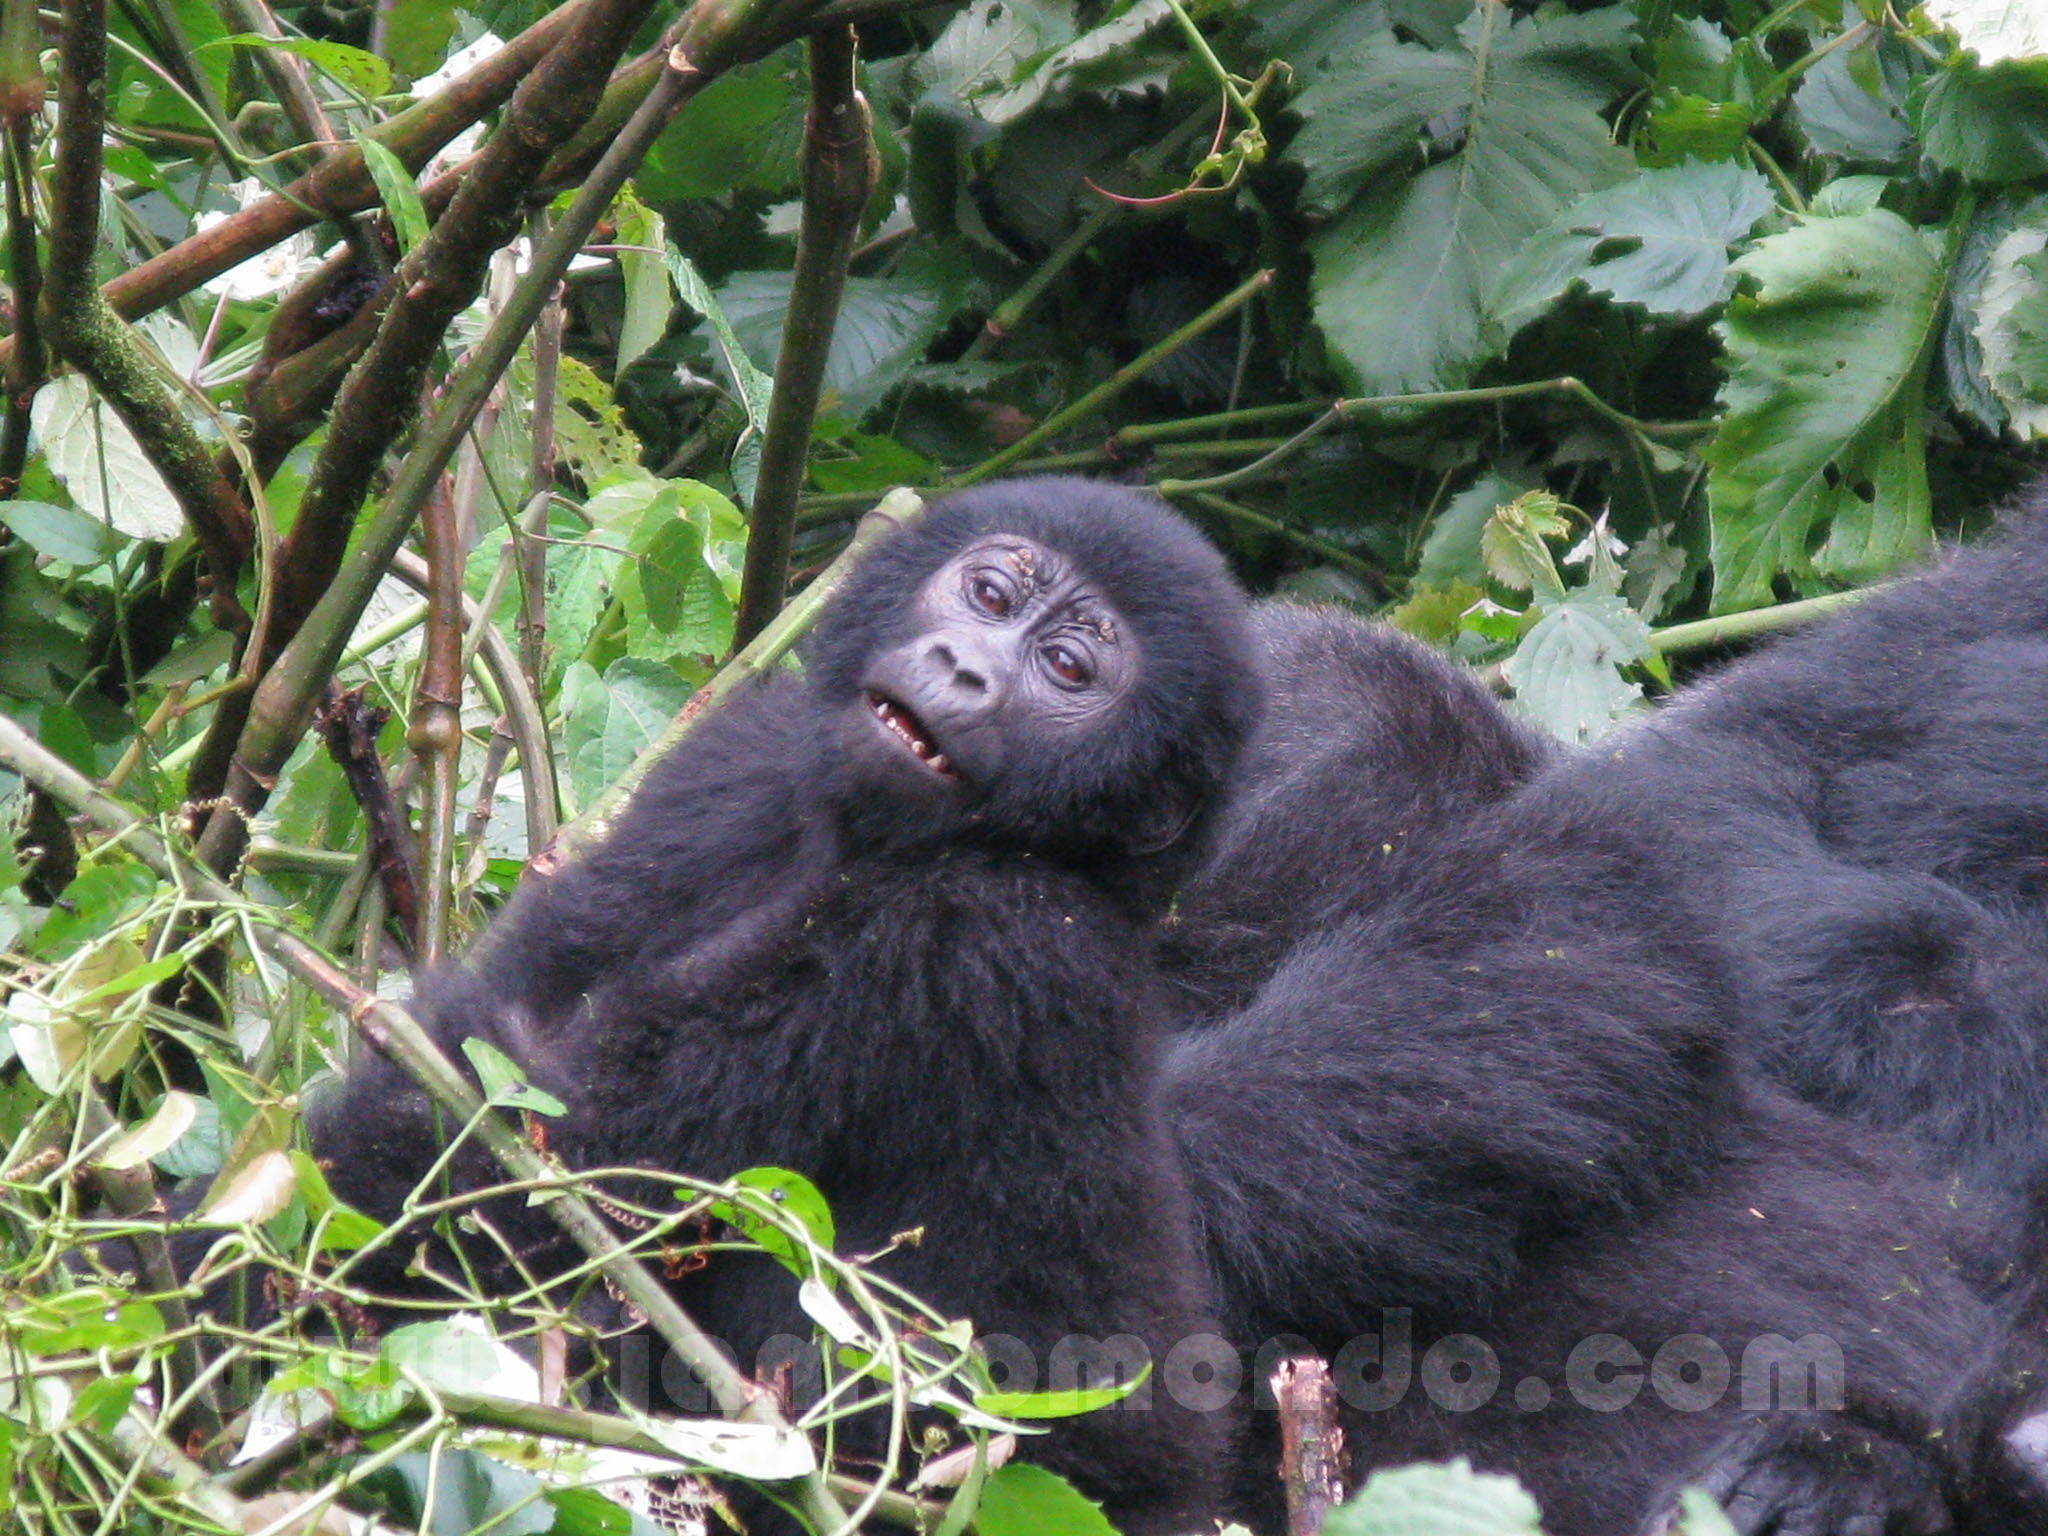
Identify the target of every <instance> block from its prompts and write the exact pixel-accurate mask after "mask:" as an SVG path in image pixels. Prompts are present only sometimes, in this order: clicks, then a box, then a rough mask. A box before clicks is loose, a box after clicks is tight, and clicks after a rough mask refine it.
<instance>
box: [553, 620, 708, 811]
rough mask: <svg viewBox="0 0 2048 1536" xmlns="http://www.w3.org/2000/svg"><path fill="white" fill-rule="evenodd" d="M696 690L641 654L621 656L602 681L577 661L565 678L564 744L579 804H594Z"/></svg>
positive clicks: (607, 669)
mask: <svg viewBox="0 0 2048 1536" xmlns="http://www.w3.org/2000/svg"><path fill="white" fill-rule="evenodd" d="M690 691H691V690H690V686H689V684H687V683H685V682H684V681H683V680H682V679H681V678H679V677H677V676H676V674H675V673H674V672H673V671H672V670H670V669H669V668H667V667H665V666H662V665H661V664H660V663H659V662H653V661H643V660H642V659H640V658H639V657H637V656H621V657H620V658H619V659H618V660H617V661H615V662H613V663H612V664H611V665H610V666H609V667H607V668H606V669H605V671H604V674H603V676H601V677H600V676H599V675H598V673H597V670H596V669H595V668H594V667H592V666H591V665H590V664H589V663H588V662H583V661H578V662H575V663H573V664H572V665H571V666H570V668H569V670H568V671H567V672H566V673H565V674H563V677H562V701H563V711H564V713H565V714H566V716H567V723H566V726H565V729H564V731H563V746H564V749H565V754H566V756H567V758H568V762H569V783H570V786H571V788H572V789H573V790H574V791H575V794H576V799H577V803H578V804H581V805H588V804H589V803H590V802H591V801H592V800H593V799H594V798H596V796H597V794H598V792H599V791H600V790H602V789H604V788H605V787H606V786H607V785H609V784H611V783H612V782H614V781H615V780H616V779H617V778H618V777H619V775H620V774H622V773H624V772H625V771H626V770H627V769H628V768H629V767H631V766H632V763H633V759H634V758H635V757H637V756H639V754H640V753H641V751H642V750H644V749H645V748H646V746H647V744H648V743H649V742H650V741H652V740H653V739H654V738H655V736H656V735H657V734H659V733H660V731H661V729H662V728H663V727H664V726H666V725H667V724H668V722H669V721H670V720H671V719H672V718H674V716H675V713H676V711H677V710H679V709H681V708H682V707H683V705H684V704H686V703H688V702H689V698H690Z"/></svg>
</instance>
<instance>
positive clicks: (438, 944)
mask: <svg viewBox="0 0 2048 1536" xmlns="http://www.w3.org/2000/svg"><path fill="white" fill-rule="evenodd" d="M420 528H421V533H422V536H423V540H424V542H425V545H426V552H427V636H426V644H425V645H424V646H423V647H422V649H421V655H420V670H419V676H418V678H417V679H416V680H415V682H414V684H413V704H412V717H411V719H410V720H409V721H408V722H407V730H406V742H407V745H409V746H410V747H411V748H412V750H413V753H414V754H415V756H416V757H417V758H418V759H419V762H420V766H421V768H422V769H423V770H424V772H425V774H426V780H427V803H426V827H425V833H426V847H425V849H424V851H423V856H422V858H421V860H420V863H421V867H422V871H423V873H424V875H425V877H426V882H425V883H426V891H425V900H424V901H423V903H422V904H421V908H420V927H419V949H418V954H419V958H420V963H421V964H423V965H431V964H433V962H435V961H436V960H439V959H440V958H441V955H442V952H443V950H444V949H445V948H446V947H447V943H448V908H449V902H450V897H451V894H452V887H453V883H454V878H455V790H456V778H457V774H458V771H459V769H460V766H461V757H462V640H463V634H462V544H461V541H460V540H459V539H458V538H457V537H456V533H455V502H454V498H453V497H452V496H451V495H450V494H449V493H448V489H447V481H446V479H445V478H444V479H443V481H442V485H441V489H440V492H439V493H438V494H436V495H434V496H430V497H429V498H428V499H427V506H426V511H425V512H424V513H423V514H422V515H421V517H420Z"/></svg>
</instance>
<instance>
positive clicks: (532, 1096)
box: [462, 1036, 569, 1115]
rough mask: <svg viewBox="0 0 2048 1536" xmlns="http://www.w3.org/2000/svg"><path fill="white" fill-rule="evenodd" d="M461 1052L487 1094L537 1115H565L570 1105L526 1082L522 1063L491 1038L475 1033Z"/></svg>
mask: <svg viewBox="0 0 2048 1536" xmlns="http://www.w3.org/2000/svg"><path fill="white" fill-rule="evenodd" d="M462 1054H463V1055H465V1056H467V1057H468V1058H469V1064H470V1066H472V1067H474V1068H475V1069H476V1077H477V1081H478V1082H479V1083H481V1084H482V1085H483V1090H484V1097H485V1098H486V1099H488V1100H489V1101H490V1102H491V1103H493V1104H495V1105H499V1106H501V1107H502V1108H505V1109H530V1110H532V1111H533V1112H534V1113H535V1114H537V1115H566V1114H567V1113H568V1112H569V1106H568V1105H566V1104H564V1103H563V1102H562V1101H561V1100H560V1099H558V1098H556V1097H555V1096H554V1095H553V1094H551V1093H548V1092H546V1091H545V1090H543V1089H539V1088H536V1087H534V1086H533V1085H532V1084H531V1083H529V1082H527V1080H526V1074H525V1072H523V1071H521V1070H520V1067H519V1064H518V1063H517V1062H515V1061H514V1060H513V1059H512V1058H511V1057H510V1056H507V1055H506V1054H505V1053H504V1052H503V1051H501V1050H499V1049H498V1048H497V1047H496V1046H495V1045H492V1044H491V1043H490V1042H489V1041H488V1040H479V1039H477V1038H475V1037H474V1036H471V1037H470V1038H469V1039H466V1040H464V1041H463V1042H462Z"/></svg>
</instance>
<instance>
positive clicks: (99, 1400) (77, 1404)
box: [71, 1376, 142, 1435]
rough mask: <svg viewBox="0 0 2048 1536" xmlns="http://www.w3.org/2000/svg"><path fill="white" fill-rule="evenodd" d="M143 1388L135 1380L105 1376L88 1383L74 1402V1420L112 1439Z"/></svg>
mask: <svg viewBox="0 0 2048 1536" xmlns="http://www.w3.org/2000/svg"><path fill="white" fill-rule="evenodd" d="M141 1385H142V1382H141V1379H140V1378H138V1377H135V1376H102V1377H100V1378H99V1380H97V1381H90V1382H87V1383H86V1384H85V1385H84V1386H82V1387H80V1388H79V1389H78V1396H77V1397H76V1398H74V1399H72V1403H71V1415H72V1418H73V1419H74V1420H75V1421H76V1422H79V1423H83V1424H90V1425H92V1426H93V1428H95V1429H97V1430H98V1431H99V1432H100V1433H101V1434H103V1435H111V1434H112V1433H113V1432H114V1426H115V1425H116V1424H119V1423H120V1422H121V1418H122V1415H124V1414H125V1413H127V1411H128V1405H129V1404H130V1403H132V1402H134V1401H135V1389H136V1388H137V1387H139V1386H141Z"/></svg>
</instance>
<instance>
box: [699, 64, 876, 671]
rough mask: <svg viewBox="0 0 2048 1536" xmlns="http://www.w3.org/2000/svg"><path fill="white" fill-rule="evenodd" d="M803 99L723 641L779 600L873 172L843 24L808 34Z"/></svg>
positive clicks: (754, 624)
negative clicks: (789, 230) (781, 277)
mask: <svg viewBox="0 0 2048 1536" xmlns="http://www.w3.org/2000/svg"><path fill="white" fill-rule="evenodd" d="M810 59H811V105H810V111H809V113H808V114H807V115H806V116H805V119H804V162H803V221H802V223H801V224H800V225H799V226H798V230H797V242H796V267H795V270H794V272H793V274H792V276H791V279H790V288H789V308H788V309H787V310H786V311H785V312H784V314H783V319H782V346H781V348H780V350H779V351H778V352H777V353H776V357H775V392H774V394H772V395H771V396H770V397H769V402H768V425H767V429H766V430H765V431H764V432H763V434H762V438H761V469H760V474H759V476H758V478H757V479H756V481H755V484H754V504H753V507H752V509H751V511H750V514H749V517H748V519H747V563H746V567H745V569H744V570H743V571H742V572H741V574H740V602H739V610H738V612H737V613H736V614H735V615H734V617H733V636H732V639H733V645H734V647H735V648H736V649H737V648H741V647H744V646H745V645H746V643H747V642H748V641H749V640H752V639H753V638H754V636H756V635H758V634H759V633H760V632H761V631H762V630H763V629H764V628H765V627H767V624H768V622H769V620H771V619H773V618H774V617H775V614H776V611H777V610H778V609H779V608H781V606H782V596H783V592H784V591H785V589H786V588H787V587H788V585H789V546H790V541H791V536H792V534H793V533H794V530H795V528H796V510H797V496H798V494H799V493H800V492H801V491H802V490H803V483H804V471H805V468H806V467H807V466H808V464H809V463H810V450H811V423H812V421H813V419H814V418H815V417H816V416H817V414H818V396H819V394H820V392H821V391H822V389H823V388H824V381H825V364H826V361H827V359H828V358H829V357H830V355H831V351H832V332H833V328H834V326H835V325H836V324H837V322H838V319H839V302H840V299H841V298H842V297H843V296H844V294H845V292H846V269H847V264H848V262H849V261H851V259H852V257H853V247H854V242H855V241H856V240H857V239H859V237H860V217H861V211H862V210H863V209H864V208H866V207H867V201H868V194H869V193H870V192H871V191H872V190H873V189H874V185H875V178H876V177H877V176H879V175H880V174H881V159H880V157H879V156H878V155H877V153H876V151H875V139H874V133H873V128H872V124H871V122H870V119H869V115H868V104H867V103H866V102H865V101H863V100H862V99H861V95H860V92H859V91H858V90H857V89H856V88H855V85H854V61H855V53H854V35H853V28H852V27H851V26H838V27H829V28H826V29H825V30H824V31H821V32H819V33H817V34H815V35H814V36H813V37H812V38H811V40H810Z"/></svg>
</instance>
